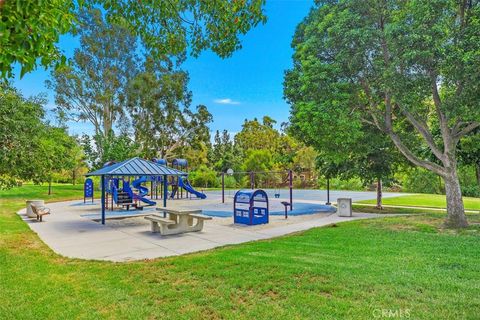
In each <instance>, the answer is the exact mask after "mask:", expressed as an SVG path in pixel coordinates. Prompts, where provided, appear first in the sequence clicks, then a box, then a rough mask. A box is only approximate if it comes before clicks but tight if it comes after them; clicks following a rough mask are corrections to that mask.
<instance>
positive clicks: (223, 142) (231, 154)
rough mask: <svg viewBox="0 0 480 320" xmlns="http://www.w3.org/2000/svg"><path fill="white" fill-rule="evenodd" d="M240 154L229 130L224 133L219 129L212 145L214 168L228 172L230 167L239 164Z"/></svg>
mask: <svg viewBox="0 0 480 320" xmlns="http://www.w3.org/2000/svg"><path fill="white" fill-rule="evenodd" d="M237 160H238V156H237V155H236V152H235V147H234V145H233V141H232V139H231V138H230V134H229V133H228V131H227V130H223V131H222V133H221V134H220V132H219V131H218V130H217V131H216V133H215V137H214V143H213V146H212V156H211V159H210V161H211V163H212V164H213V166H214V168H215V169H216V170H218V171H221V172H226V171H227V170H228V169H233V168H234V167H237V166H238V161H237Z"/></svg>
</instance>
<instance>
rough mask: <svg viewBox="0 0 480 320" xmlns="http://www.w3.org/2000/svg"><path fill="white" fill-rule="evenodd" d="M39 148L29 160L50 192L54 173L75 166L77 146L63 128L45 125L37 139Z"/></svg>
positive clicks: (68, 169)
mask: <svg viewBox="0 0 480 320" xmlns="http://www.w3.org/2000/svg"><path fill="white" fill-rule="evenodd" d="M38 147H39V149H38V151H37V153H36V155H35V157H34V158H31V159H30V161H31V162H32V163H33V164H34V167H35V168H36V170H35V171H36V172H37V177H36V179H37V180H38V181H39V182H48V194H49V195H50V194H51V193H52V179H53V175H54V174H55V173H60V172H61V171H70V170H73V169H74V168H75V166H77V154H78V149H79V146H78V144H77V141H76V140H75V138H73V137H71V136H69V135H68V133H67V131H66V129H65V128H56V127H52V126H45V128H44V132H43V134H42V137H41V138H40V139H39V145H38Z"/></svg>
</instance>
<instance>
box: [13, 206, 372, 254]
mask: <svg viewBox="0 0 480 320" xmlns="http://www.w3.org/2000/svg"><path fill="white" fill-rule="evenodd" d="M213 201H215V200H200V201H194V200H188V199H183V200H175V201H172V202H173V205H172V206H171V207H169V208H178V207H182V208H185V207H186V206H190V207H199V206H200V207H202V208H204V207H206V208H210V209H212V212H213V209H217V208H219V206H220V205H219V204H208V202H210V203H211V202H213ZM204 202H205V203H204ZM221 206H222V210H225V211H224V212H226V210H227V207H230V204H221ZM100 207H101V203H100V202H99V201H98V200H95V201H94V202H93V203H92V202H90V203H85V204H84V203H83V201H78V200H74V201H66V202H56V203H51V204H49V208H50V209H51V210H52V212H55V214H52V215H51V216H49V217H48V221H47V222H45V223H37V222H35V221H33V220H32V219H29V218H28V217H27V216H26V214H25V209H23V210H21V211H19V215H20V216H21V217H22V218H23V219H24V220H25V222H27V224H28V225H29V226H30V228H31V229H32V230H33V231H34V232H35V233H37V234H38V236H39V237H40V238H41V239H42V240H43V242H45V243H46V244H47V245H48V246H49V247H50V248H51V249H52V250H53V251H55V252H56V253H58V254H60V255H62V256H65V257H70V258H80V259H94V260H108V261H116V262H122V261H131V260H143V259H153V258H158V257H168V256H175V255H181V254H185V253H192V252H197V251H203V250H208V249H212V248H215V247H221V246H225V245H231V244H238V243H243V242H250V241H256V240H262V239H270V238H274V237H278V236H282V235H285V234H290V233H294V232H299V231H303V230H307V229H310V228H313V227H320V226H325V225H329V224H334V223H338V222H342V221H350V220H357V219H365V218H373V217H380V216H381V215H375V214H366V213H364V214H356V215H355V217H348V218H344V217H339V216H337V215H336V214H332V213H328V212H324V213H314V214H313V213H312V214H308V215H295V216H291V217H288V219H285V218H284V217H283V215H272V216H270V221H269V223H268V224H261V225H256V226H247V225H244V224H234V223H233V222H234V221H233V218H232V214H231V211H232V210H231V207H230V216H229V217H220V216H215V217H213V219H212V220H210V221H208V222H207V223H206V224H205V227H204V228H203V230H202V231H201V232H189V233H182V234H177V235H171V236H161V235H159V234H156V233H152V232H150V227H149V222H148V221H147V220H145V219H144V217H145V216H149V215H152V214H154V213H155V209H154V208H148V209H147V208H145V209H144V210H142V211H140V210H138V211H132V210H129V211H127V210H122V211H118V212H115V211H114V212H115V216H114V215H113V214H112V216H108V222H107V223H106V224H105V225H102V224H101V223H99V222H100V221H101V219H100V218H101V217H100V214H99V210H100ZM204 213H209V211H208V210H206V211H204Z"/></svg>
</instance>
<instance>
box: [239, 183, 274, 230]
mask: <svg viewBox="0 0 480 320" xmlns="http://www.w3.org/2000/svg"><path fill="white" fill-rule="evenodd" d="M268 214H269V208H268V196H267V193H266V192H265V191H264V190H260V189H257V190H239V191H237V193H235V197H234V198H233V222H234V223H241V224H247V225H256V224H264V223H268Z"/></svg>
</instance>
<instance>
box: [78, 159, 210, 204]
mask: <svg viewBox="0 0 480 320" xmlns="http://www.w3.org/2000/svg"><path fill="white" fill-rule="evenodd" d="M151 162H152V163H156V164H158V165H161V166H163V167H164V169H165V170H169V169H170V168H169V167H168V166H167V161H166V160H165V159H152V161H151ZM118 165H120V164H117V163H115V162H114V161H110V162H107V163H105V165H104V168H105V167H106V166H111V167H114V168H115V169H116V166H118ZM172 167H173V168H174V169H175V170H176V171H174V172H175V173H178V174H176V175H169V176H163V175H149V174H148V171H146V172H145V174H144V175H141V176H133V175H124V176H122V175H119V176H106V177H105V179H104V184H105V185H104V189H105V196H106V199H105V200H106V203H105V206H106V208H107V209H109V208H110V209H111V210H113V209H114V204H115V205H116V207H123V208H126V209H127V210H129V209H130V208H135V209H139V210H142V209H143V207H148V206H155V205H156V204H157V203H156V201H154V200H158V199H162V198H163V197H169V198H170V199H183V198H189V195H194V196H196V197H197V198H199V199H205V198H206V197H207V196H206V195H205V194H204V193H202V192H199V191H197V190H195V189H194V188H193V187H192V185H191V184H190V182H189V181H188V174H187V173H186V172H185V171H181V170H180V169H188V163H187V160H186V159H174V160H173V161H172ZM118 170H122V169H121V167H119V169H118ZM177 170H178V171H177ZM88 180H91V179H87V180H86V182H85V183H86V184H87V183H90V182H87V181H88ZM164 180H165V181H164ZM148 186H150V188H148ZM85 188H87V185H86V187H85ZM88 188H90V187H88ZM91 189H92V190H93V185H92V187H91ZM92 192H93V191H92ZM86 194H87V193H85V195H86ZM92 201H93V199H92Z"/></svg>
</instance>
